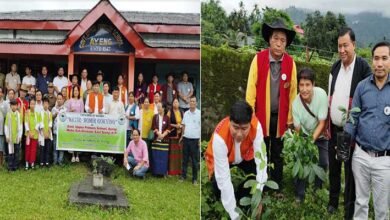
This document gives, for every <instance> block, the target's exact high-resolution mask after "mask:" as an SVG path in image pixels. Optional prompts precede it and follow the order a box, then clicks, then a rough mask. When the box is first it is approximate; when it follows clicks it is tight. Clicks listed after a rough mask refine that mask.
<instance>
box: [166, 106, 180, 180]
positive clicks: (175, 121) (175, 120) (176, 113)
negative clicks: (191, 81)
mask: <svg viewBox="0 0 390 220" xmlns="http://www.w3.org/2000/svg"><path fill="white" fill-rule="evenodd" d="M167 115H168V117H169V121H170V133H169V135H168V137H169V139H170V143H169V168H168V174H169V175H179V174H180V173H181V163H182V162H181V161H182V156H183V155H182V149H183V146H182V144H180V142H179V140H180V136H181V134H182V125H181V121H182V119H183V112H182V111H181V110H180V108H179V100H178V98H174V99H173V102H172V109H171V110H170V111H169V112H168V114H167Z"/></svg>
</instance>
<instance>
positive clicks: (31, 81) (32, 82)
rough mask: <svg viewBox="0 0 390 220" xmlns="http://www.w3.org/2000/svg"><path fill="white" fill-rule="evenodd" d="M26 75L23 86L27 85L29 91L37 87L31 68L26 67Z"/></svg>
mask: <svg viewBox="0 0 390 220" xmlns="http://www.w3.org/2000/svg"><path fill="white" fill-rule="evenodd" d="M25 73H26V75H25V76H24V77H23V80H22V84H24V85H26V86H27V88H28V89H30V88H31V87H32V86H35V83H36V81H35V77H34V76H33V75H32V74H31V67H30V66H26V69H25Z"/></svg>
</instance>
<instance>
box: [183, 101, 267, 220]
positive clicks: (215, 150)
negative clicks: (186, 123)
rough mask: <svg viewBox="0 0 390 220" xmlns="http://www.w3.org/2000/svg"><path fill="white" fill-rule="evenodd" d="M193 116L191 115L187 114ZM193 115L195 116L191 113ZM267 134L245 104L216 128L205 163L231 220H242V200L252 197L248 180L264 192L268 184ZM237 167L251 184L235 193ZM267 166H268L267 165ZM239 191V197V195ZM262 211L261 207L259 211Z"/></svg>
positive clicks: (231, 111) (237, 106) (239, 105)
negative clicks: (234, 169) (262, 165)
mask: <svg viewBox="0 0 390 220" xmlns="http://www.w3.org/2000/svg"><path fill="white" fill-rule="evenodd" d="M188 112H190V111H187V112H186V114H187V113H188ZM190 114H191V113H190ZM262 143H263V131H262V127H261V125H260V122H259V121H258V120H257V118H256V116H254V115H253V110H252V107H251V106H250V105H249V104H248V103H247V102H243V101H238V102H236V103H235V104H234V105H233V106H232V107H231V109H230V116H228V117H226V118H224V119H222V121H220V122H219V123H218V125H217V126H216V128H215V131H214V133H213V135H212V136H211V139H210V141H209V143H208V146H207V149H206V153H205V162H206V166H207V170H208V174H209V179H210V180H211V181H212V184H213V188H214V193H215V194H216V196H217V198H219V197H220V198H221V201H222V205H223V207H224V208H225V210H226V212H227V213H228V214H229V216H230V218H231V219H238V217H239V214H238V212H237V211H236V210H235V208H236V207H237V203H238V202H239V201H240V199H241V198H243V197H245V196H250V189H248V188H244V184H245V182H246V181H247V180H248V179H255V178H256V181H257V182H258V184H259V185H258V187H259V189H260V190H262V188H263V183H265V182H266V181H267V169H266V167H265V168H264V169H263V170H260V159H259V158H255V155H256V154H260V156H261V158H262V159H263V161H264V162H265V164H267V156H266V155H263V153H262V150H261V145H262ZM232 166H237V167H238V168H239V169H241V170H243V171H244V172H245V174H246V175H249V174H254V175H256V177H255V176H254V175H249V176H248V177H247V180H245V181H243V182H242V183H241V184H240V185H239V186H238V189H236V190H234V188H233V184H232V181H231V175H230V168H231V167H232ZM265 166H266V165H265ZM235 191H236V193H235ZM256 208H258V207H256Z"/></svg>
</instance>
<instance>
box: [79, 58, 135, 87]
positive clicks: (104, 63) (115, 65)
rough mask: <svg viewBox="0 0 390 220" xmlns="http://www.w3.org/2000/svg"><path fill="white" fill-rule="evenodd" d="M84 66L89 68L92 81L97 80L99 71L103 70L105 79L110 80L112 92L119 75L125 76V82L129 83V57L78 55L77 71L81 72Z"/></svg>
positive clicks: (89, 76) (89, 77)
mask: <svg viewBox="0 0 390 220" xmlns="http://www.w3.org/2000/svg"><path fill="white" fill-rule="evenodd" d="M84 68H86V69H87V70H88V79H90V80H91V81H92V82H93V81H95V80H96V75H97V72H98V71H99V70H101V71H102V72H103V74H104V76H103V81H108V82H109V83H110V92H111V91H112V88H113V87H114V86H116V85H117V84H118V76H119V75H120V74H122V75H123V76H124V77H125V84H127V72H128V71H127V68H128V63H127V57H124V56H92V55H88V56H78V58H77V59H76V62H75V70H76V72H77V73H81V71H82V70H83V69H84ZM126 86H127V85H126Z"/></svg>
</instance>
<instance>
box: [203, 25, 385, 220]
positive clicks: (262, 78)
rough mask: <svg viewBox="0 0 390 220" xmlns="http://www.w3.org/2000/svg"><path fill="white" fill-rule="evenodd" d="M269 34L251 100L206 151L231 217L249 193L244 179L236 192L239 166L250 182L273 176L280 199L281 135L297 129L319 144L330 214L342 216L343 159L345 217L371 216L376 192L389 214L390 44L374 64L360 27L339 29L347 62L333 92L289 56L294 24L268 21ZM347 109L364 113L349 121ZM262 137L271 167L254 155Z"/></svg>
mask: <svg viewBox="0 0 390 220" xmlns="http://www.w3.org/2000/svg"><path fill="white" fill-rule="evenodd" d="M262 35H263V38H264V40H265V41H267V42H268V44H269V48H267V49H265V50H263V51H261V52H258V53H257V54H256V56H255V57H254V59H253V61H252V64H251V66H250V71H249V77H248V84H247V90H246V101H238V102H236V103H235V104H234V105H233V106H232V107H231V113H230V116H229V117H227V118H225V119H223V120H222V121H221V122H220V123H219V124H218V125H217V127H216V129H215V131H214V133H213V135H212V138H211V140H210V142H209V145H208V148H207V150H206V153H205V159H206V164H207V167H208V172H209V178H210V181H212V183H213V186H214V191H215V195H216V196H218V197H220V198H221V200H222V204H223V206H224V208H225V210H226V211H227V212H228V213H229V216H230V217H231V218H232V219H237V218H238V216H239V215H238V213H237V211H236V210H235V208H236V206H237V202H236V201H239V200H240V198H242V197H243V196H248V195H249V191H250V189H247V188H244V187H243V186H244V182H243V183H242V184H241V185H239V187H238V189H236V193H235V190H234V189H233V185H232V182H231V175H230V170H229V168H230V167H232V166H237V167H238V168H240V169H242V170H243V171H244V172H245V173H246V174H249V173H252V174H256V175H255V176H253V175H252V176H249V177H248V179H249V178H256V180H257V182H258V184H259V187H260V188H261V189H262V188H263V184H264V182H265V181H266V180H267V178H268V175H269V176H270V179H272V180H274V181H275V182H277V184H278V185H279V189H278V190H277V191H276V192H275V196H276V197H277V198H279V197H283V193H282V192H283V191H282V189H283V181H282V180H283V157H282V149H283V142H282V140H281V137H282V136H283V135H284V133H285V132H286V131H287V130H288V129H289V128H290V129H292V130H295V131H296V132H300V133H301V134H302V135H303V136H311V137H312V138H313V140H314V143H315V145H316V146H317V147H318V152H319V155H318V158H319V166H321V167H322V168H323V169H324V170H325V171H328V173H329V187H330V188H329V202H328V208H327V211H328V212H329V213H331V214H332V213H335V212H336V211H337V209H338V206H339V195H340V191H341V190H340V188H341V170H342V169H341V167H342V163H344V172H345V189H344V217H345V219H352V218H353V219H368V206H369V200H370V195H371V193H372V194H373V201H374V210H375V219H388V218H389V208H390V187H389V186H390V135H389V134H390V76H389V72H390V43H389V42H386V41H383V42H379V43H377V44H376V45H375V46H374V47H373V48H372V68H370V65H369V64H368V63H367V61H366V60H364V59H363V58H361V57H359V56H357V55H356V53H355V48H356V41H355V34H354V32H353V30H352V29H351V28H348V27H345V28H342V29H341V30H340V31H339V34H338V52H339V57H340V59H339V60H338V61H336V62H335V63H334V64H333V66H332V68H331V69H330V75H329V88H328V92H326V91H325V90H324V89H322V88H320V87H316V84H315V72H314V71H313V70H312V69H310V68H302V69H301V70H299V71H298V72H297V71H296V65H295V62H294V59H293V57H291V56H290V55H289V54H287V53H286V47H287V46H289V45H290V44H291V42H292V41H293V39H294V37H295V31H292V30H290V29H289V28H287V27H286V25H285V24H284V22H283V21H282V20H276V21H274V22H273V23H272V24H267V23H264V24H263V26H262ZM297 90H298V91H299V94H297ZM341 107H342V108H345V109H347V110H350V109H353V108H355V109H356V107H357V108H358V109H359V110H355V111H351V113H350V114H351V117H352V120H344V119H343V118H344V117H345V116H343V113H342V112H341V111H340V110H339V109H340V108H341ZM347 116H348V113H347ZM348 118H349V117H348ZM337 133H342V134H343V135H342V136H341V137H344V138H343V140H342V144H343V146H345V149H337V136H338V134H337ZM262 142H265V144H266V149H267V155H266V156H267V158H268V160H269V162H270V163H271V164H273V167H271V166H270V167H268V172H265V171H260V170H259V169H258V167H259V163H260V160H259V159H257V158H256V157H255V155H256V154H261V155H262V151H261V146H260V145H261V143H262ZM339 148H340V147H339ZM263 156H265V155H263ZM294 184H295V196H296V202H298V203H302V202H303V201H304V198H305V185H306V184H305V181H304V180H301V179H296V180H295V181H294ZM321 187H322V181H321V180H320V179H316V181H315V188H316V189H318V188H321ZM265 189H266V190H269V189H267V187H265ZM236 199H237V200H236ZM259 207H260V206H259ZM259 209H260V208H259Z"/></svg>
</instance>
